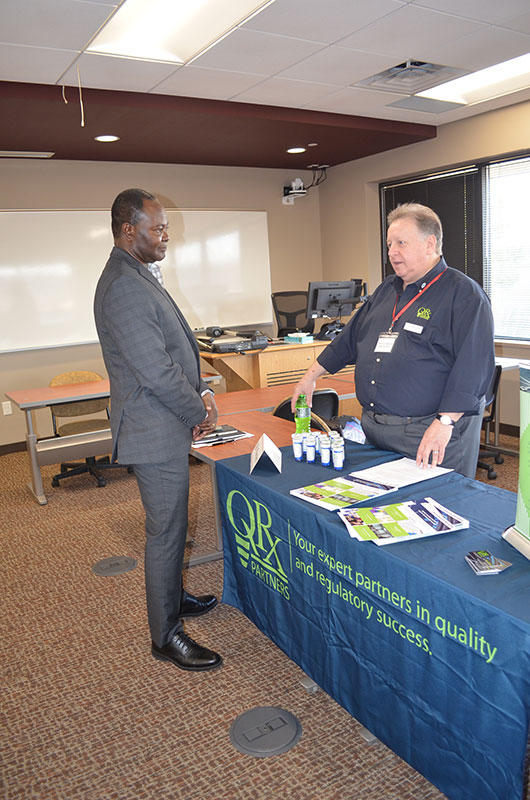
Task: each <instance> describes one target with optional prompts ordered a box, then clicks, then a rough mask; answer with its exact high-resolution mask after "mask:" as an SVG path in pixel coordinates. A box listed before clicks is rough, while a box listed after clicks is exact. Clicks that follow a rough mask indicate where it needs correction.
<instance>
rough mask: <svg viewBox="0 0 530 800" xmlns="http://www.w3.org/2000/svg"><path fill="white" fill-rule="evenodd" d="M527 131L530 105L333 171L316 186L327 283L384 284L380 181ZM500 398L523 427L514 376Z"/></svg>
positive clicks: (513, 351)
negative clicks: (354, 279)
mask: <svg viewBox="0 0 530 800" xmlns="http://www.w3.org/2000/svg"><path fill="white" fill-rule="evenodd" d="M529 130H530V102H526V103H519V104H517V105H514V106H510V107H508V108H503V109H498V110H496V111H490V112H488V113H486V114H481V115H478V116H476V117H471V118H470V119H466V120H461V121H459V122H453V123H449V124H447V125H443V126H441V127H439V128H438V135H437V138H436V139H430V140H429V141H426V142H420V143H419V144H414V145H409V146H407V147H400V148H397V149H395V150H389V151H388V152H386V153H381V154H379V155H375V156H369V157H368V158H363V159H360V160H359V161H352V162H350V163H348V164H343V165H340V166H337V167H334V168H333V169H331V170H329V177H328V180H327V181H326V182H325V183H323V184H322V185H321V186H320V187H319V189H320V223H321V234H322V265H323V274H324V279H325V280H326V279H328V278H329V279H332V278H333V279H337V280H340V279H345V278H349V277H362V278H364V279H365V280H366V281H367V282H368V285H369V289H370V290H373V289H375V287H376V286H377V285H378V284H379V283H380V282H381V238H380V212H379V193H378V184H379V183H380V182H382V181H387V180H389V179H397V178H402V177H406V176H408V175H414V174H416V173H421V172H429V171H437V170H441V169H445V168H446V167H451V166H456V165H459V164H467V163H472V162H473V160H474V159H477V160H478V159H483V158H490V157H494V156H499V155H505V154H509V153H516V152H517V151H521V150H525V149H527V148H528V146H529V139H528V131H529ZM442 222H443V220H442ZM496 351H497V353H498V355H503V356H508V357H510V358H526V359H528V358H530V352H529V351H530V348H528V347H527V346H525V345H517V344H513V343H506V342H505V343H498V344H497V346H496ZM501 395H502V404H501V405H502V407H501V421H502V422H504V423H507V424H509V425H518V424H519V391H518V377H517V372H516V371H515V372H508V373H505V375H503V378H502V390H501Z"/></svg>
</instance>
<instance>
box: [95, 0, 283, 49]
mask: <svg viewBox="0 0 530 800" xmlns="http://www.w3.org/2000/svg"><path fill="white" fill-rule="evenodd" d="M272 2H274V0H223V2H222V3H220V2H219V0H201V1H200V2H199V1H198V0H195V2H190V0H126V2H125V3H122V4H121V5H120V7H119V8H118V9H117V11H116V12H115V13H114V14H113V15H112V17H111V18H110V19H109V21H108V22H107V23H106V25H104V26H103V28H102V29H101V30H100V32H99V33H98V34H97V36H95V38H94V39H93V41H92V42H90V44H89V46H88V47H87V48H86V52H87V53H99V54H101V55H107V56H118V57H121V58H136V59H140V60H142V61H159V62H163V63H170V64H187V63H189V62H190V61H191V60H192V59H194V58H197V57H198V56H199V55H201V54H202V53H204V52H205V51H206V50H208V49H209V48H210V47H212V45H213V44H216V43H217V42H219V41H220V40H221V39H223V38H224V37H225V36H227V35H228V34H229V33H231V32H232V31H233V30H235V29H236V28H238V27H239V26H240V25H242V24H243V23H244V22H247V21H248V20H249V19H250V17H252V16H254V15H255V14H257V13H259V12H260V11H262V10H263V9H264V8H266V7H267V6H268V5H270V4H271V3H272Z"/></svg>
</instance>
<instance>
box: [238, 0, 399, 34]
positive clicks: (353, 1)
mask: <svg viewBox="0 0 530 800" xmlns="http://www.w3.org/2000/svg"><path fill="white" fill-rule="evenodd" d="M402 5H403V2H401V0H371V2H370V3H367V2H366V0H346V2H345V0H326V2H325V3H323V2H322V0H282V1H281V2H276V3H273V4H272V5H270V6H268V8H266V9H265V10H264V11H262V12H261V13H260V14H257V15H256V16H255V17H252V19H251V20H250V21H249V22H247V23H246V24H245V25H244V26H243V28H245V29H248V30H255V31H265V32H267V33H279V34H283V35H284V36H294V37H297V38H299V39H309V40H312V41H316V42H326V44H331V43H332V42H335V41H337V39H341V38H342V37H343V36H346V35H347V34H349V33H353V31H356V30H358V29H359V28H362V27H363V26H364V25H368V23H370V22H373V21H374V20H376V19H379V17H384V16H385V15H386V14H390V12H391V11H396V9H398V8H400V7H401V6H402Z"/></svg>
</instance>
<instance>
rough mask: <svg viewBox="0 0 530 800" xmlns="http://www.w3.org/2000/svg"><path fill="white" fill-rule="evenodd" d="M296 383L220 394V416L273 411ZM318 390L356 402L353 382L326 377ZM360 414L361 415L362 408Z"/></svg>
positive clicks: (321, 379)
mask: <svg viewBox="0 0 530 800" xmlns="http://www.w3.org/2000/svg"><path fill="white" fill-rule="evenodd" d="M295 386H296V383H283V384H280V385H278V386H266V387H264V388H258V389H243V390H241V391H239V392H220V393H219V394H216V395H215V402H216V404H217V408H218V410H219V413H220V414H239V413H240V412H241V411H272V410H273V409H274V408H275V407H276V406H277V405H278V403H280V402H281V401H282V400H284V399H285V398H286V397H289V396H290V395H291V394H292V393H293V390H294V387H295ZM316 388H317V389H334V390H335V391H336V392H337V394H338V395H339V400H341V401H347V400H355V388H354V385H353V380H352V378H351V377H349V378H346V377H344V378H342V379H339V378H335V377H331V376H325V377H323V378H319V379H318V380H317V382H316ZM358 408H359V412H358V413H359V414H360V411H361V409H360V406H358Z"/></svg>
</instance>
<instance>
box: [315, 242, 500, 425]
mask: <svg viewBox="0 0 530 800" xmlns="http://www.w3.org/2000/svg"><path fill="white" fill-rule="evenodd" d="M442 273H443V274H442ZM437 275H441V277H439V279H438V280H437V281H436V282H435V283H433V284H432V285H431V286H429V288H428V289H426V290H425V291H424V292H423V293H422V294H421V295H420V297H419V298H417V299H416V300H415V301H414V302H413V303H412V305H410V306H409V308H408V309H407V310H406V311H405V312H404V313H403V314H402V315H401V316H400V317H399V319H398V320H397V322H396V323H395V324H394V327H393V331H394V332H395V333H397V334H398V337H397V339H396V341H395V343H394V346H393V348H392V350H391V352H390V353H376V352H375V347H376V344H377V341H378V339H379V335H380V334H381V333H383V332H385V331H388V330H389V328H390V326H391V323H392V312H393V309H394V304H395V303H396V300H397V306H396V313H398V312H399V311H400V310H401V309H402V308H404V306H406V304H407V303H408V302H409V300H412V298H413V297H414V296H415V295H416V294H417V293H418V292H419V291H420V289H421V288H422V287H423V286H426V285H427V284H428V283H429V282H430V281H431V280H432V279H433V278H435V277H436V276H437ZM317 360H318V362H319V364H321V366H323V367H324V369H326V370H327V371H328V372H330V373H331V374H333V373H335V372H338V370H339V369H342V368H343V367H344V366H346V364H355V365H356V367H355V391H356V394H357V399H358V400H359V402H360V404H361V405H362V406H363V408H365V409H367V410H371V411H375V412H379V413H381V414H394V415H396V416H400V417H422V416H428V415H430V414H437V413H438V412H440V411H443V412H463V413H464V414H467V415H469V414H476V413H478V410H479V404H480V401H481V399H482V398H483V397H484V395H485V394H486V392H487V390H488V387H489V384H490V382H491V377H492V374H493V368H494V366H495V355H494V343H493V316H492V313H491V305H490V302H489V299H488V297H487V295H486V294H485V293H484V291H483V290H482V289H481V287H480V286H479V285H478V283H476V282H475V281H474V280H472V279H471V278H468V277H467V275H464V274H463V273H462V272H459V271H458V270H456V269H452V268H451V267H447V265H446V263H445V261H444V259H443V258H441V259H440V261H439V262H438V264H436V266H435V267H433V269H431V270H430V271H429V272H428V273H427V274H426V275H425V276H424V277H423V278H420V280H419V281H417V282H416V283H411V284H409V285H408V286H407V287H406V289H405V290H403V281H402V280H401V278H399V277H398V276H397V275H391V276H389V277H388V278H386V279H385V280H384V281H383V283H381V284H380V285H379V286H378V287H377V289H376V290H375V292H374V293H373V295H372V296H371V297H370V299H369V300H368V301H367V302H366V303H365V304H364V306H362V307H361V308H360V309H359V311H358V312H357V314H355V316H354V317H353V318H352V319H351V320H350V321H349V322H348V324H347V325H346V326H345V327H344V330H343V331H342V333H341V334H340V335H339V336H337V337H336V338H335V339H334V340H333V341H332V342H331V343H330V344H329V345H328V347H326V349H325V350H323V351H322V353H321V354H320V355H319V356H318V359H317Z"/></svg>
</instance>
